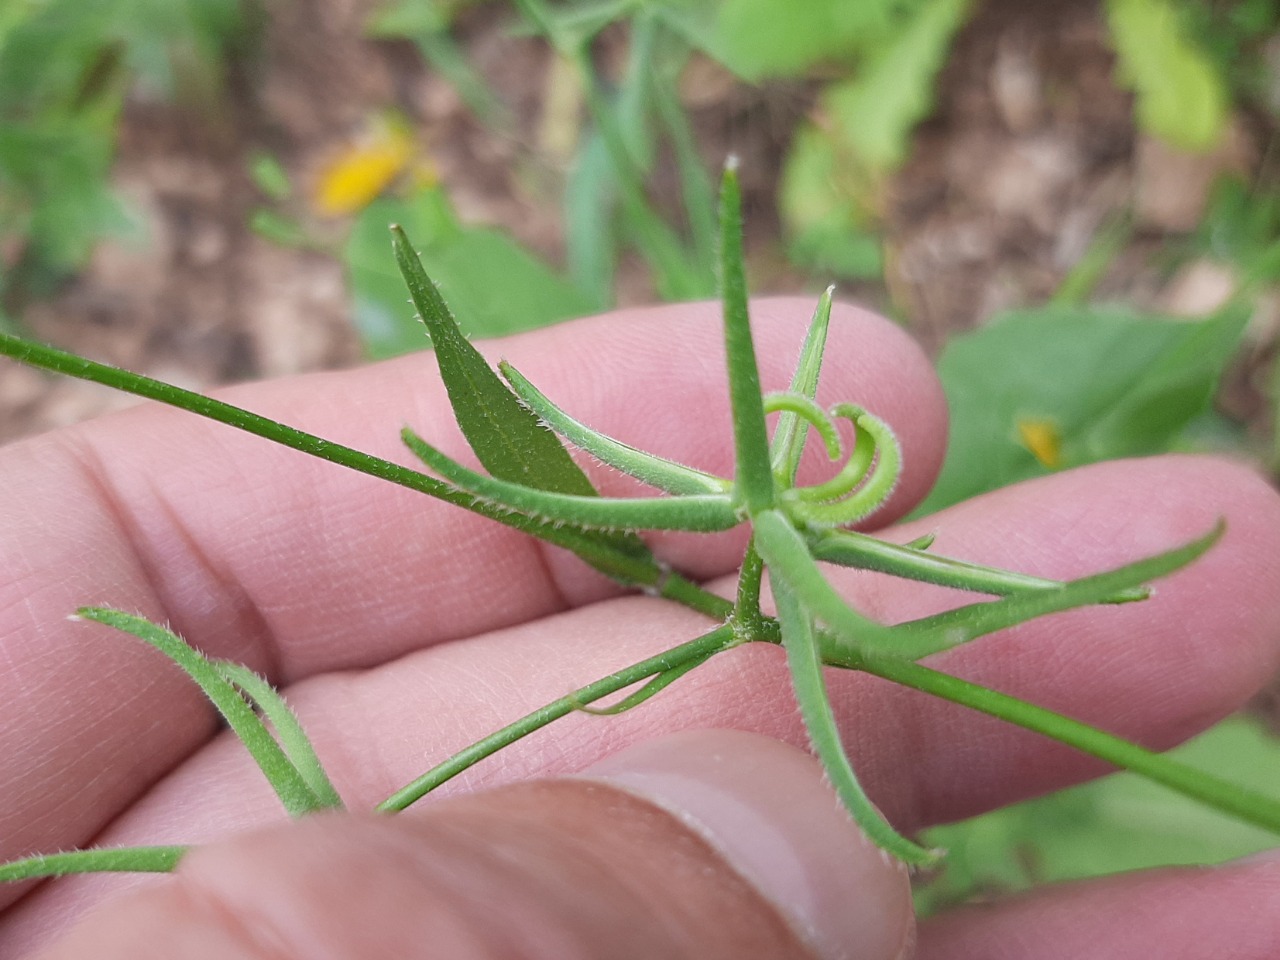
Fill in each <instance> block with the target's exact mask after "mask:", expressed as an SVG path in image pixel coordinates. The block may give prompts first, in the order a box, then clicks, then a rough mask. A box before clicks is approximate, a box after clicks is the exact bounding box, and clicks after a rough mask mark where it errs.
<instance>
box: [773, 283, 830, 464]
mask: <svg viewBox="0 0 1280 960" xmlns="http://www.w3.org/2000/svg"><path fill="white" fill-rule="evenodd" d="M834 293H835V287H827V289H826V290H824V291H823V292H822V296H821V297H820V298H819V300H818V306H817V309H815V310H814V312H813V319H812V320H810V321H809V331H808V333H806V334H805V338H804V345H803V346H802V347H801V348H800V362H799V363H797V364H796V372H795V374H794V375H792V377H791V392H792V393H798V394H800V395H801V396H802V397H808V398H809V399H810V400H812V399H814V398H815V397H816V396H817V394H818V378H819V375H820V374H821V373H822V358H823V353H824V352H825V350H826V348H827V331H828V329H829V328H830V326H831V298H832V295H833V294H834ZM807 437H808V432H807V431H806V430H805V427H804V423H803V422H802V421H801V420H800V419H799V418H798V417H797V416H796V415H795V414H794V413H783V414H782V416H780V417H779V418H778V425H777V427H776V428H775V429H774V431H773V444H772V447H771V449H772V457H773V472H774V474H775V475H776V476H777V477H778V478H779V480H780V481H781V483H782V485H783V486H793V485H794V484H795V482H796V474H797V473H798V472H799V470H800V457H801V455H802V454H803V453H804V446H805V440H806V439H807Z"/></svg>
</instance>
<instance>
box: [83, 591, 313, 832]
mask: <svg viewBox="0 0 1280 960" xmlns="http://www.w3.org/2000/svg"><path fill="white" fill-rule="evenodd" d="M76 615H77V616H79V617H81V618H83V619H85V620H92V621H94V622H96V623H102V624H105V625H107V626H108V627H114V628H115V629H117V630H121V631H123V632H125V633H128V634H131V635H132V636H135V637H137V638H138V639H139V640H142V641H143V642H144V643H147V644H149V645H150V646H152V647H155V648H156V649H157V650H159V651H160V652H161V653H163V654H164V655H165V656H166V657H168V658H169V659H170V660H172V661H173V662H174V663H175V664H176V665H177V666H179V667H181V668H182V671H183V672H184V673H186V675H187V676H189V677H190V678H191V679H192V680H194V681H195V682H196V684H197V685H198V686H199V687H200V689H201V691H202V692H203V693H204V695H205V696H206V697H208V698H209V700H210V702H211V703H212V704H213V705H214V706H215V707H217V709H218V712H219V713H220V714H222V716H223V718H224V719H225V720H226V721H227V725H228V726H229V727H230V728H231V730H232V732H233V733H235V735H236V736H237V737H239V738H240V742H241V743H243V744H244V745H245V749H247V750H248V751H249V755H250V756H252V757H253V759H254V762H256V763H257V764H258V767H259V768H260V769H261V770H262V773H263V775H264V776H265V777H266V778H267V781H268V782H269V783H270V784H271V786H272V788H273V789H274V790H275V792H276V795H277V796H278V797H279V798H280V802H281V803H283V804H284V808H285V809H286V810H287V811H289V813H290V814H291V815H292V816H295V817H298V816H302V815H303V814H305V813H312V812H314V811H316V810H322V809H325V808H326V807H329V806H331V804H327V803H325V801H324V800H322V799H321V798H320V797H318V796H316V794H315V792H314V791H313V790H312V789H311V787H310V786H309V785H308V784H307V782H306V780H305V779H304V778H303V776H302V775H301V774H300V773H299V772H298V769H297V767H295V766H294V765H293V763H292V762H291V761H290V760H289V758H288V757H287V756H286V755H285V753H284V751H283V750H281V749H280V745H279V744H278V743H276V741H275V739H274V738H273V737H272V736H271V734H270V733H269V732H268V731H267V728H266V727H265V726H264V725H263V723H262V720H261V719H259V717H258V715H257V714H256V713H254V712H253V708H252V707H250V706H249V704H248V703H246V702H245V699H244V697H242V696H241V695H240V692H239V691H238V690H236V688H235V687H234V686H232V684H231V682H230V681H229V680H227V679H226V678H225V677H224V676H223V675H222V674H221V673H220V672H219V671H218V668H217V667H216V666H214V664H213V663H212V662H211V661H209V660H208V659H206V658H205V656H204V655H203V654H201V653H200V652H199V651H197V650H196V649H195V648H194V647H191V646H190V645H188V644H187V643H186V641H184V640H183V639H182V638H181V637H179V636H178V635H177V634H176V633H173V632H171V631H169V630H166V629H164V628H163V627H160V626H157V625H156V624H154V623H152V622H151V621H150V620H146V619H144V618H142V617H138V616H134V615H133V614H130V613H125V612H123V611H122V610H109V609H105V608H102V607H82V608H81V609H79V610H77V611H76Z"/></svg>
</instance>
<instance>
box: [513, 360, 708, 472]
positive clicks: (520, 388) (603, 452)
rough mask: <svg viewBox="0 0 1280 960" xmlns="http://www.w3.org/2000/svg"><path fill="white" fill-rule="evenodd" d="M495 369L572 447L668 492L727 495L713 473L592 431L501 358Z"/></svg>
mask: <svg viewBox="0 0 1280 960" xmlns="http://www.w3.org/2000/svg"><path fill="white" fill-rule="evenodd" d="M498 369H499V370H500V371H501V372H502V375H503V376H504V377H506V378H507V381H508V382H509V383H510V384H511V388H512V389H513V390H514V391H515V392H516V395H517V396H519V397H520V399H521V400H523V401H524V402H525V403H526V404H527V405H528V406H529V409H531V410H532V411H533V412H534V413H536V414H537V415H538V416H539V418H541V419H542V420H543V421H544V422H545V423H546V424H547V426H549V427H550V428H551V429H552V430H554V431H555V432H556V433H558V434H560V436H562V437H564V438H565V439H566V440H568V441H569V442H570V443H572V444H573V445H574V446H575V447H578V448H579V449H581V450H585V451H586V452H587V453H589V454H591V455H592V456H593V457H596V458H597V459H598V460H601V461H602V462H604V463H607V464H608V465H609V466H611V467H614V468H616V469H618V470H621V471H622V472H623V473H626V474H629V475H630V476H633V477H635V478H636V479H637V480H640V481H641V482H643V483H647V484H649V485H650V486H652V487H657V488H658V489H659V490H665V491H667V492H668V493H675V494H690V493H691V494H706V493H718V494H728V493H729V492H730V490H731V489H732V487H733V484H731V483H730V482H729V481H727V480H724V479H722V478H720V477H717V476H715V475H713V474H710V473H704V472H703V471H701V470H695V469H694V468H693V467H687V466H685V465H684V464H683V463H676V462H675V461H674V460H667V459H665V458H663V457H659V456H655V455H654V454H652V453H646V452H645V451H644V450H637V449H636V448H635V447H633V446H630V445H629V444H626V443H623V442H622V441H620V440H615V439H613V438H612V437H609V436H605V435H604V434H603V433H600V432H599V431H597V430H592V429H591V428H590V427H588V426H586V425H585V424H583V423H580V422H579V421H578V420H576V419H574V418H573V417H571V416H570V415H569V414H567V413H565V412H564V411H563V410H561V409H560V408H559V407H557V406H556V405H555V404H554V403H552V402H551V401H550V400H548V399H547V397H546V396H545V395H544V394H543V393H542V391H540V390H539V389H538V388H537V387H535V386H534V385H533V384H532V383H530V382H529V380H528V379H527V378H526V377H525V376H524V375H523V374H522V373H521V372H520V371H519V370H517V369H516V368H515V367H513V366H511V364H509V363H507V362H506V361H503V362H501V363H499V364H498Z"/></svg>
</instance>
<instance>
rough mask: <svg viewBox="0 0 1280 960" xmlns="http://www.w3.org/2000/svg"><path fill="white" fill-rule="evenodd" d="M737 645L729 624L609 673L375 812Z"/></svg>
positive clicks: (473, 748) (460, 755)
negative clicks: (604, 701) (598, 704)
mask: <svg viewBox="0 0 1280 960" xmlns="http://www.w3.org/2000/svg"><path fill="white" fill-rule="evenodd" d="M734 644H735V638H734V632H733V628H732V627H730V626H729V625H727V624H726V625H724V626H721V627H717V628H716V629H715V630H712V631H711V632H710V633H705V634H703V635H702V636H700V637H698V638H697V639H695V640H690V641H688V642H687V643H682V644H680V645H679V646H677V647H672V648H671V649H670V650H666V651H664V652H662V653H659V654H657V655H656V656H653V657H649V658H648V659H645V660H641V661H640V662H639V663H633V664H632V665H631V666H629V667H624V668H623V669H621V670H618V671H617V672H615V673H611V674H609V675H608V676H607V677H601V678H600V679H599V680H596V681H595V682H594V683H589V684H587V685H586V686H585V687H582V688H580V689H578V690H575V691H574V692H573V693H570V694H568V695H567V696H564V697H560V698H559V699H558V700H553V701H551V703H548V704H546V705H545V706H541V707H539V708H538V709H537V710H534V711H533V712H532V713H530V714H528V715H526V716H524V717H521V718H520V719H519V720H517V721H515V722H514V723H510V724H508V725H507V726H505V727H503V728H502V729H501V730H496V731H494V732H493V733H491V734H489V735H488V736H487V737H484V738H483V739H480V740H477V741H476V742H475V743H473V744H471V745H470V746H468V747H465V748H464V749H462V750H460V751H459V752H457V753H455V754H454V755H453V756H452V757H450V758H449V759H448V760H446V761H444V762H443V763H441V764H438V765H437V766H435V767H432V768H431V769H430V770H428V771H427V772H426V773H424V774H423V775H422V776H420V777H418V778H417V779H416V780H414V781H413V782H412V783H409V784H406V785H405V786H403V787H401V788H400V789H399V790H397V791H396V792H395V793H393V794H392V795H391V796H389V797H388V798H387V799H386V800H383V801H382V803H380V804H378V807H377V809H378V810H379V811H380V812H383V813H390V812H396V811H400V810H403V809H405V808H406V807H408V806H409V805H410V804H413V803H416V802H417V801H419V800H421V799H422V798H423V797H424V796H426V795H427V794H428V793H430V792H431V791H432V790H434V789H436V788H437V787H438V786H440V785H441V784H443V783H445V782H447V781H449V780H451V779H453V778H454V777H456V776H457V775H458V774H460V773H462V772H463V771H464V770H467V769H468V768H470V767H472V766H474V765H475V764H477V763H479V762H480V761H481V760H483V759H485V758H486V757H488V756H491V755H492V754H494V753H496V752H497V751H499V750H501V749H502V748H503V747H508V746H510V745H511V744H513V743H515V742H516V741H517V740H520V739H523V738H524V737H527V736H528V735H529V734H531V733H533V732H534V731H536V730H540V729H542V728H543V727H545V726H546V725H547V724H549V723H551V722H553V721H555V720H559V719H560V718H561V717H563V716H566V715H567V714H570V713H572V712H574V711H575V710H578V709H581V707H583V706H584V705H586V704H589V703H593V702H594V701H596V700H599V699H600V698H601V697H607V696H608V695H609V694H611V693H616V692H617V691H619V690H622V689H625V688H626V687H629V686H631V685H632V684H634V683H639V682H640V681H641V680H644V679H647V678H648V677H652V676H654V675H656V674H660V673H666V672H667V671H669V670H674V669H676V668H678V667H680V666H682V665H683V664H685V663H687V662H688V661H690V660H706V659H708V658H709V657H711V656H713V655H714V654H717V653H719V652H720V651H722V650H726V649H728V648H729V647H731V646H734Z"/></svg>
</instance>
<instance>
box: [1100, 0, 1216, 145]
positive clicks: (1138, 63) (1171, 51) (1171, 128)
mask: <svg viewBox="0 0 1280 960" xmlns="http://www.w3.org/2000/svg"><path fill="white" fill-rule="evenodd" d="M1107 19H1108V22H1109V24H1110V27H1111V38H1112V42H1113V43H1114V44H1115V48H1116V54H1117V55H1118V56H1119V58H1120V72H1121V75H1122V77H1123V78H1124V80H1125V82H1126V83H1128V84H1129V86H1131V87H1132V88H1133V91H1134V93H1135V94H1136V95H1137V105H1136V110H1137V116H1138V124H1139V125H1140V126H1141V127H1142V128H1143V129H1144V130H1147V131H1149V132H1151V133H1153V134H1155V135H1156V136H1157V137H1160V138H1161V139H1163V140H1167V141H1168V142H1169V143H1170V144H1172V145H1173V146H1175V147H1179V148H1181V149H1183V150H1210V149H1212V148H1213V147H1215V146H1216V145H1217V144H1218V143H1219V141H1220V140H1221V138H1222V134H1223V131H1224V130H1225V129H1226V123H1227V115H1228V111H1229V109H1230V97H1229V94H1228V91H1227V85H1226V82H1225V80H1224V79H1223V77H1222V75H1221V74H1220V73H1219V72H1218V71H1217V70H1216V69H1215V68H1214V66H1213V64H1212V63H1211V62H1210V60H1209V58H1208V57H1207V56H1206V55H1205V54H1204V52H1203V51H1202V50H1201V49H1200V48H1199V47H1198V46H1197V44H1196V41H1195V39H1194V38H1193V37H1191V36H1190V35H1189V34H1188V33H1187V31H1186V30H1185V29H1184V27H1183V22H1182V19H1181V17H1180V15H1179V11H1178V8H1177V7H1176V6H1175V5H1174V4H1173V3H1171V2H1170V0H1108V2H1107Z"/></svg>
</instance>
